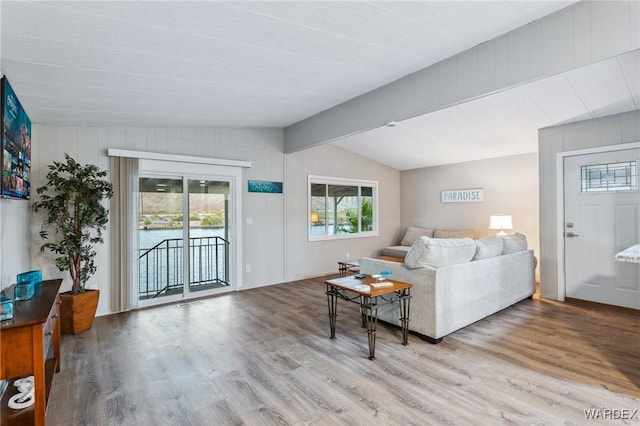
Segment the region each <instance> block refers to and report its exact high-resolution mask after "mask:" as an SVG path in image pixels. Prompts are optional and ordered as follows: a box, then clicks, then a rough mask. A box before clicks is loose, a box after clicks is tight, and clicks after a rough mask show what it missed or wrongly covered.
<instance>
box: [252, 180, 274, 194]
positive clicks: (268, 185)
mask: <svg viewBox="0 0 640 426" xmlns="http://www.w3.org/2000/svg"><path fill="white" fill-rule="evenodd" d="M248 183H249V192H267V193H271V194H282V182H268V181H264V180H250V181H249V182H248Z"/></svg>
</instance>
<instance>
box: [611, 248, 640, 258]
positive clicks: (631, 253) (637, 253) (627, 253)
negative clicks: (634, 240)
mask: <svg viewBox="0 0 640 426" xmlns="http://www.w3.org/2000/svg"><path fill="white" fill-rule="evenodd" d="M613 260H615V261H616V262H631V263H640V244H636V245H635V246H631V247H629V248H628V249H626V250H622V251H621V252H620V253H618V254H616V255H615V257H614V258H613Z"/></svg>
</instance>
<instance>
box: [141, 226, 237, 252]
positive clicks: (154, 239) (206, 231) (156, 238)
mask: <svg viewBox="0 0 640 426" xmlns="http://www.w3.org/2000/svg"><path fill="white" fill-rule="evenodd" d="M190 233H191V235H190V236H191V237H224V228H194V229H191V230H190ZM139 238H140V249H142V250H144V249H150V248H151V247H153V246H155V245H156V244H158V243H159V242H161V241H162V240H167V239H172V238H182V229H141V230H140V231H139Z"/></svg>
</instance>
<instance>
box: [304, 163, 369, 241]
mask: <svg viewBox="0 0 640 426" xmlns="http://www.w3.org/2000/svg"><path fill="white" fill-rule="evenodd" d="M311 184H323V185H347V186H357V187H358V197H359V198H360V193H361V190H360V188H361V187H363V186H364V187H370V188H372V198H373V208H372V213H373V221H372V225H373V230H371V231H364V232H354V233H348V234H326V233H325V234H322V235H312V234H311V227H310V226H309V224H310V222H311ZM358 201H359V202H358V205H359V208H358V212H360V207H361V205H362V201H360V199H359V200H358ZM305 223H306V227H307V238H308V241H326V240H342V239H349V238H366V237H377V236H379V231H378V229H379V228H378V181H376V180H363V179H350V178H339V177H330V176H318V175H308V176H307V217H306V219H305Z"/></svg>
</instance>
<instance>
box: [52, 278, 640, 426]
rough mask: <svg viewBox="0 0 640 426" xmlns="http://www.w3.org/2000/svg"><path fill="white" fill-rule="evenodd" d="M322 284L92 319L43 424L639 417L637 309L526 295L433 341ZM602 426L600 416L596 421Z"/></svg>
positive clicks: (68, 344) (74, 339) (72, 340)
mask: <svg viewBox="0 0 640 426" xmlns="http://www.w3.org/2000/svg"><path fill="white" fill-rule="evenodd" d="M322 282H323V278H318V279H309V280H301V281H296V282H291V283H285V284H281V285H277V286H270V287H262V288H258V289H253V290H246V291H243V292H237V293H233V294H225V295H221V296H218V297H212V298H209V299H204V300H203V301H202V303H197V304H191V305H187V306H183V307H178V306H177V305H166V306H161V307H156V308H152V309H144V310H140V311H136V312H129V313H124V314H118V315H111V316H107V317H100V318H97V319H96V321H95V323H94V326H93V329H91V330H90V331H88V332H86V333H84V334H81V335H78V336H63V338H62V350H61V353H62V371H61V372H60V374H58V375H56V376H55V378H54V382H53V388H52V392H51V397H50V402H49V407H48V410H47V423H48V424H51V425H70V424H73V425H83V424H87V425H151V424H153V425H213V424H215V425H271V424H283V425H303V424H304V425H326V424H339V425H342V424H344V425H350V424H367V425H376V424H381V425H395V424H416V425H428V424H433V425H443V424H451V425H478V424H489V423H490V424H523V423H527V424H584V423H585V422H586V418H585V414H584V410H585V409H589V408H611V409H630V410H633V409H638V408H640V399H639V398H640V366H639V358H640V314H636V313H635V312H632V311H619V310H615V309H608V308H601V307H597V306H589V305H585V306H581V305H572V304H563V303H558V302H552V301H545V300H540V299H538V298H537V297H535V298H534V299H533V300H525V301H523V302H521V303H519V304H517V305H515V306H513V307H511V308H508V309H505V310H503V311H501V312H499V313H497V314H495V315H492V316H490V317H489V318H486V319H484V320H482V321H479V322H477V323H475V324H472V325H470V326H468V327H466V328H465V329H463V330H460V331H458V332H455V333H453V334H451V335H449V336H447V337H446V338H445V339H444V341H443V342H442V343H441V344H439V345H431V344H429V343H426V342H424V341H422V340H420V339H419V338H417V337H416V336H413V335H411V336H410V337H409V343H410V344H409V346H402V345H401V335H400V332H399V330H397V329H395V328H391V327H386V326H384V325H380V326H379V329H378V339H377V347H376V359H375V360H373V361H371V360H369V359H367V355H368V349H367V337H366V332H365V330H364V329H363V328H362V327H361V318H360V315H359V312H358V309H357V306H355V305H351V304H346V303H339V306H338V320H337V321H338V323H337V330H336V339H329V337H328V336H329V320H328V315H327V303H326V296H325V295H324V291H325V288H324V286H323V285H322ZM593 424H597V422H595V423H593Z"/></svg>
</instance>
